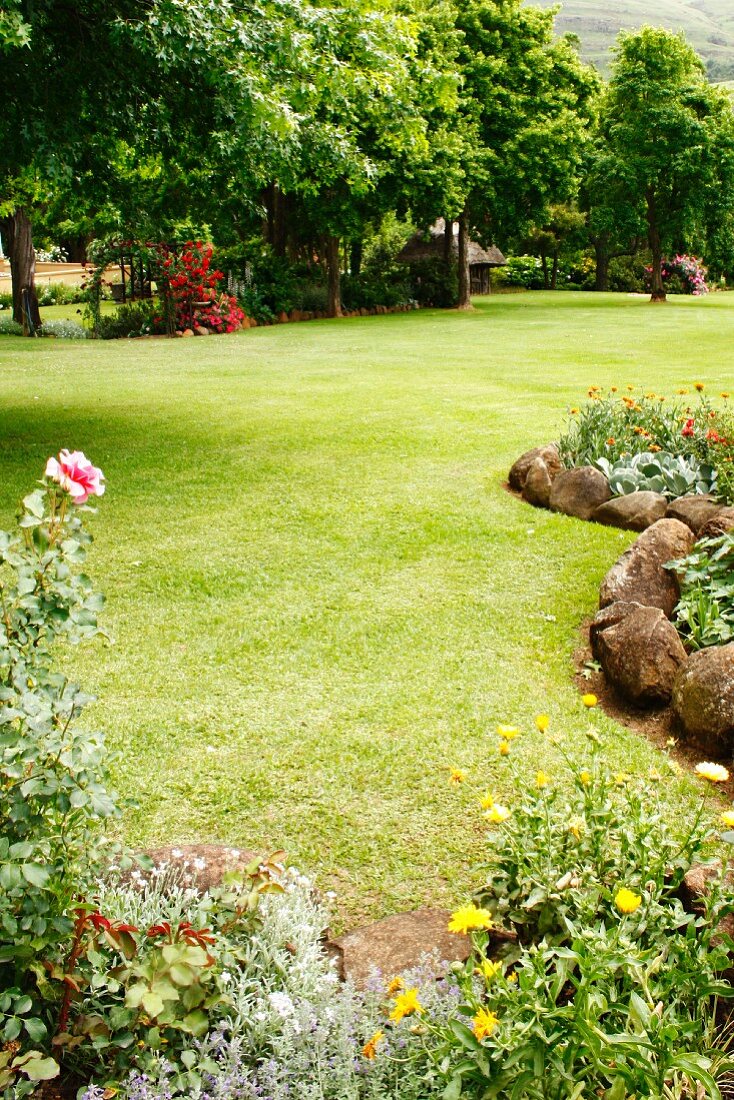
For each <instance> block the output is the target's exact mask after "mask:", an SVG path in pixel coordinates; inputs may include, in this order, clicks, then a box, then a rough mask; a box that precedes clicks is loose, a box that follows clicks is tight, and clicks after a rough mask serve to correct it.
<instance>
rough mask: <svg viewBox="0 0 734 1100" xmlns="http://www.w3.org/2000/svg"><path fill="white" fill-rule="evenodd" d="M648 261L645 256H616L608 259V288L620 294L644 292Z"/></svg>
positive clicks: (647, 276) (646, 286)
mask: <svg viewBox="0 0 734 1100" xmlns="http://www.w3.org/2000/svg"><path fill="white" fill-rule="evenodd" d="M649 263H650V260H649V258H646V257H645V256H616V257H615V258H614V259H612V260H610V261H609V289H610V290H614V291H617V293H621V294H644V293H645V292H646V291H647V289H648V280H649V275H648V272H647V269H648V266H649Z"/></svg>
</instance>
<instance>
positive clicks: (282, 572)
mask: <svg viewBox="0 0 734 1100" xmlns="http://www.w3.org/2000/svg"><path fill="white" fill-rule="evenodd" d="M733 348H734V296H732V295H729V296H725V295H718V296H711V297H710V298H709V299H704V300H697V299H679V300H674V301H671V302H669V303H668V304H667V305H665V306H651V305H649V304H648V303H647V302H646V301H645V300H644V299H640V298H629V297H625V296H612V295H609V296H601V295H583V294H555V295H554V294H527V295H507V296H496V297H494V298H492V299H490V300H483V301H481V302H479V303H478V308H477V310H476V312H474V313H472V314H469V315H466V314H458V313H439V312H422V313H414V314H397V315H394V316H387V317H375V318H371V317H370V318H360V319H352V320H343V321H326V322H312V323H309V324H302V325H285V326H281V327H275V328H260V329H256V330H252V331H250V332H247V333H242V334H240V335H237V336H232V337H208V338H201V339H195V340H178V341H174V340H171V341H168V340H164V339H157V340H144V341H120V342H114V343H112V342H105V343H102V342H100V343H96V342H92V341H88V342H82V341H79V342H70V341H69V342H67V341H58V340H57V341H41V340H38V341H32V340H23V339H15V338H3V339H0V395H1V396H0V447H2V465H3V478H2V481H1V483H0V518H1V519H2V521H3V522H9V521H10V518H11V516H12V513H13V509H14V505H15V503H16V502H17V500H18V498H19V496H20V495H21V494H22V493H23V492H24V491H27V490H28V488H29V487H30V486H31V484H32V482H33V480H34V479H35V478H36V477H37V476H38V475H39V474H40V472H41V471H42V469H43V464H44V461H45V458H46V456H47V455H49V454H51V453H53V452H56V451H58V449H59V448H60V447H63V446H68V447H70V448H80V449H83V450H84V451H85V452H86V453H87V454H88V455H89V456H90V457H91V458H92V459H93V460H94V462H96V463H97V464H98V465H100V466H102V468H103V469H104V471H105V473H106V475H107V479H108V493H107V495H106V497H105V498H104V499H103V501H102V502H101V507H100V514H99V516H98V517H97V518H96V519H95V520H94V521H93V525H94V531H95V536H96V544H95V546H94V547H93V549H92V553H91V557H90V561H89V571H90V572H91V573H92V575H93V576H94V578H95V580H96V582H97V583H98V585H99V586H100V587H101V588H102V589H103V590H104V591H105V592H106V593H107V597H108V609H107V614H106V617H105V618H106V625H107V626H108V628H109V629H110V631H111V633H112V634H113V635H114V637H115V640H116V641H115V645H114V646H113V647H110V648H105V647H104V646H103V645H101V644H99V645H93V646H90V647H88V648H86V649H84V650H74V651H73V653H72V654H71V656H70V659H69V661H68V665H69V668H70V669H71V670H72V671H73V674H74V676H75V677H77V678H78V679H79V680H80V681H81V682H82V683H83V684H84V685H85V686H86V687H88V688H89V689H90V690H93V691H94V692H96V693H97V695H98V696H99V699H100V701H99V702H98V703H97V704H96V706H95V708H94V711H93V712H90V715H93V718H94V720H95V721H96V723H97V724H99V725H100V726H101V727H103V728H104V729H105V730H106V731H107V734H108V737H109V741H110V744H111V746H112V747H113V748H114V749H115V750H117V752H118V753H119V757H118V759H117V761H116V763H115V778H116V781H117V783H118V785H119V788H120V789H121V791H122V792H123V793H124V794H125V795H127V796H131V797H134V798H136V799H137V800H138V802H139V808H138V809H137V810H132V811H130V812H129V813H128V814H127V816H126V818H125V833H126V838H127V839H128V840H129V841H131V842H134V843H153V842H157V841H177V842H182V841H186V840H192V839H198V840H212V841H226V842H229V843H233V844H238V845H247V846H250V847H254V848H256V849H268V848H273V847H276V846H281V845H282V846H283V847H285V848H286V849H287V850H288V852H289V855H290V858H291V860H292V861H293V862H296V863H297V864H298V865H299V866H301V867H303V868H305V869H308V870H309V871H311V872H314V873H315V874H316V876H317V881H318V883H319V885H320V886H321V887H322V888H323V889H330V888H331V889H335V890H337V891H338V894H339V898H340V901H339V905H340V919H341V920H342V922H348V923H354V922H355V921H356V920H358V919H359V918H360V917H362V916H363V915H365V914H367V913H370V914H383V913H386V912H390V911H394V910H397V909H400V908H406V907H414V906H417V905H420V904H423V903H430V902H451V901H452V900H456V899H458V898H462V897H463V895H464V893H465V891H466V890H467V889H469V888H470V887H471V886H472V885H473V884H474V883H475V882H476V877H475V875H474V874H473V872H472V867H473V866H474V865H475V864H476V863H477V862H478V861H479V860H480V858H481V853H482V847H483V844H484V843H485V840H484V836H485V829H484V826H483V823H482V820H481V814H480V813H479V812H478V809H477V793H478V791H479V790H480V789H483V788H484V787H485V786H486V785H487V784H490V785H492V784H494V786H495V787H497V789H500V787H498V786H497V784H498V782H499V781H495V780H494V779H493V776H495V775H497V774H499V771H500V763H499V761H498V758H497V756H496V744H497V742H496V737H495V735H494V727H495V725H496V724H497V723H498V722H508V721H511V722H514V723H518V724H522V725H523V727H524V728H525V729H526V730H527V731H528V732H527V734H526V735H525V736H524V737H523V738H522V739H521V740H519V741H516V742H515V745H514V748H515V750H516V755H519V756H521V757H522V759H523V761H524V762H526V763H527V767H528V773H529V775H530V774H531V773H534V771H535V769H536V768H538V767H540V766H542V767H544V768H545V770H546V771H549V772H550V773H551V774H552V772H553V767H554V760H553V755H552V753H553V750H552V749H549V748H548V747H547V746H546V745H545V744H544V742H543V739H542V738H541V736H540V735H539V734H537V733H535V732H534V731H532V720H533V716H534V715H535V714H536V713H538V712H539V711H548V712H549V713H550V714H551V716H552V720H553V724H554V728H555V729H557V730H564V731H566V732H567V734H568V736H569V737H570V738H575V739H577V742H578V745H579V751H580V752H582V751H583V744H584V739H583V736H582V734H583V731H584V729H585V728H586V727H587V725H588V721H589V715H588V713H587V712H585V711H583V708H582V707H581V706H580V703H579V700H578V695H577V693H576V691H575V690H574V688H573V686H572V683H571V669H572V663H571V656H572V652H573V650H574V648H575V647H576V645H577V642H578V627H579V624H580V623H581V621H582V620H583V619H584V617H585V616H588V615H589V614H590V613H591V612H592V611H593V609H594V607H595V602H596V597H597V589H598V585H599V581H600V579H601V577H602V576H603V574H604V573H605V571H606V570H607V568H608V567H609V566H610V564H611V563H612V562H613V561H614V559H615V558H616V557H617V555H618V554H619V553H620V551H621V550H622V549H623V548H624V547H625V546H626V545H627V544H628V542H629V541H630V536H628V535H624V534H621V533H620V532H617V531H614V530H609V529H605V528H602V527H596V526H593V525H589V524H582V523H580V522H577V521H575V520H572V519H568V518H565V517H561V516H555V515H551V514H548V513H544V512H540V511H534V510H531V509H530V508H529V507H528V506H527V505H525V504H523V503H521V502H519V501H517V500H515V499H514V498H512V497H511V496H509V495H508V494H507V493H506V492H505V491H504V489H503V488H502V482H503V480H504V478H505V476H506V473H507V470H508V468H509V466H510V464H511V462H512V460H513V459H514V458H515V457H516V456H517V455H518V454H519V453H520V452H521V451H523V450H525V449H526V448H528V447H530V446H533V445H535V444H536V443H541V442H545V441H547V440H549V439H552V438H554V437H555V436H557V434H558V432H559V430H560V428H561V425H562V422H563V418H564V413H565V410H566V408H567V407H568V405H569V404H574V403H578V402H579V400H580V398H582V397H583V396H584V394H585V390H586V388H587V386H588V385H589V384H591V383H596V384H598V385H601V386H607V385H613V384H618V385H626V384H627V383H631V384H635V385H640V386H644V387H645V388H653V389H656V390H667V391H671V390H674V388H675V387H677V386H679V385H682V384H685V383H690V382H691V381H693V380H694V379H695V380H699V379H700V380H703V381H704V382H707V383H709V384H710V386H711V387H712V388H713V389H715V390H716V391H717V392H718V388H727V389H731V388H732V356H733V354H734V353H733V352H732V349H733ZM592 720H593V722H594V724H595V725H596V726H597V728H599V729H600V730H602V731H606V732H607V734H608V735H609V736H610V738H611V739H612V742H613V744H614V746H615V752H616V754H617V759H618V761H619V764H620V766H624V767H626V768H627V769H628V770H633V769H644V770H647V768H648V767H649V766H650V765H651V764H652V763H654V762H655V759H656V755H655V752H654V750H653V749H652V748H650V747H649V746H648V745H647V744H646V743H645V742H644V741H641V740H640V739H639V738H638V737H636V736H635V735H634V734H632V733H630V732H628V731H626V730H624V729H622V728H621V727H619V726H616V725H615V724H614V723H613V722H612V721H611V720H610V719H608V718H606V717H604V716H603V715H601V714H597V713H595V714H594V715H593V716H592ZM450 766H458V767H461V768H464V769H465V770H466V771H467V773H468V778H467V782H466V783H465V784H464V785H463V786H462V787H458V788H456V787H451V786H450V785H449V784H448V770H447V769H448V767H450ZM677 787H678V785H677V784H674V785H673V788H672V789H671V790H670V796H671V800H672V801H673V802H674V803H675V805H676V812H680V805H681V801H685V800H690V799H692V798H693V797H694V794H693V791H694V786H693V784H692V783H689V782H685V783H683V784H682V785H681V786H680V789H677Z"/></svg>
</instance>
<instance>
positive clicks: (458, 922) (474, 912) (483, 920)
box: [448, 904, 492, 935]
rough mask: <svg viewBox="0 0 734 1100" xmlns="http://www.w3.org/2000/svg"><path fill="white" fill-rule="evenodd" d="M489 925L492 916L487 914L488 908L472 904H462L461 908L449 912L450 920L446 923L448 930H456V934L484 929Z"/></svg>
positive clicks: (490, 925) (489, 926)
mask: <svg viewBox="0 0 734 1100" xmlns="http://www.w3.org/2000/svg"><path fill="white" fill-rule="evenodd" d="M491 927H492V918H491V916H490V915H489V909H480V908H479V907H478V906H476V905H474V904H469V905H463V906H462V907H461V909H457V910H456V912H455V913H452V914H451V920H450V921H449V923H448V930H449V932H456V934H457V935H463V934H465V933H466V932H476V931H480V930H484V931H486V930H487V929H488V928H491Z"/></svg>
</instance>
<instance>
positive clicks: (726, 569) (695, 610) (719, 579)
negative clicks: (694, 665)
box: [668, 534, 734, 649]
mask: <svg viewBox="0 0 734 1100" xmlns="http://www.w3.org/2000/svg"><path fill="white" fill-rule="evenodd" d="M668 568H669V569H673V570H674V571H675V572H676V573H677V574H678V577H679V580H680V600H679V602H678V604H677V606H676V608H675V624H676V626H677V628H678V631H679V633H680V634H681V635H682V637H683V640H684V641H685V643H686V645H687V646H689V648H690V649H703V648H705V647H706V646H710V645H725V644H726V643H727V642H730V641H731V640H732V638H734V535H731V534H726V535H722V536H720V537H719V538H713V539H701V540H700V541H699V542H697V543H696V545H695V547H694V548H693V550H692V551H691V553H690V554H689V555H688V557H686V558H681V559H680V560H679V561H674V562H670V564H669V565H668Z"/></svg>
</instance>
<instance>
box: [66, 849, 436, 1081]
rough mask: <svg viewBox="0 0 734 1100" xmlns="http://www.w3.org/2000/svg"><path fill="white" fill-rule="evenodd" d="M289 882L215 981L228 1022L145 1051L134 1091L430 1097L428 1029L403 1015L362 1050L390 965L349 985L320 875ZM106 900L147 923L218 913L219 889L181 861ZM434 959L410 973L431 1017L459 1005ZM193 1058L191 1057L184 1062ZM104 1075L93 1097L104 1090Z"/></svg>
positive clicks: (114, 911) (106, 893)
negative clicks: (376, 1047) (335, 957)
mask: <svg viewBox="0 0 734 1100" xmlns="http://www.w3.org/2000/svg"><path fill="white" fill-rule="evenodd" d="M280 881H281V883H282V885H283V891H282V892H280V893H277V894H272V895H269V896H266V897H265V898H263V900H262V902H261V903H260V907H259V910H258V912H259V915H260V920H259V921H258V923H257V925H255V926H253V927H252V928H251V929H250V935H249V937H248V940H247V943H246V945H245V944H243V949H242V951H241V952H240V954H239V956H238V957H237V958H236V959H235V960H234V961H233V962H231V963H230V965H229V966H228V968H227V969H224V970H219V969H217V970H216V974H215V979H214V980H215V981H216V982H217V983H218V986H219V988H220V990H221V995H222V997H223V1001H224V1006H223V1009H222V1011H221V1013H220V1015H221V1017H222V1018H221V1022H220V1023H219V1024H218V1025H217V1026H216V1027H214V1028H213V1029H212V1030H211V1031H210V1032H209V1033H208V1034H207V1035H206V1036H204V1037H202V1038H199V1039H197V1038H195V1037H192V1038H190V1040H189V1042H188V1046H187V1048H186V1049H185V1050H183V1051H181V1052H180V1053H179V1056H178V1057H176V1056H173V1057H172V1055H171V1051H170V1048H165V1047H159V1048H158V1049H157V1050H145V1051H143V1052H142V1053H141V1052H137V1053H136V1058H135V1061H136V1063H137V1068H136V1069H134V1070H132V1071H131V1072H130V1073H129V1075H127V1076H124V1077H123V1078H122V1081H121V1082H120V1087H121V1095H122V1096H124V1097H125V1098H126V1100H163V1098H164V1097H168V1098H170V1097H171V1096H186V1097H191V1098H192V1100H204V1098H215V1097H219V1098H221V1100H225V1098H226V1100H234V1098H235V1097H240V1098H242V1100H255V1098H256V1097H263V1096H267V1097H270V1098H271V1100H287V1098H289V1097H293V1096H294V1095H297V1096H298V1097H299V1098H302V1100H391V1098H392V1100H398V1098H400V1100H428V1098H429V1097H439V1096H440V1094H441V1092H442V1091H443V1087H444V1083H443V1079H442V1076H441V1074H440V1073H439V1071H438V1069H437V1067H436V1065H435V1061H434V1059H433V1058H432V1056H431V1051H430V1048H429V1046H428V1044H427V1043H426V1039H425V1035H424V1034H423V1033H422V1032H421V1033H416V1032H415V1030H414V1028H413V1024H414V1021H413V1020H410V1019H406V1020H405V1021H404V1023H403V1024H402V1025H400V1026H397V1027H396V1028H395V1029H394V1032H393V1034H391V1036H390V1038H389V1039H387V1038H386V1039H385V1041H384V1042H383V1043H382V1044H381V1047H380V1053H381V1055H385V1054H387V1055H388V1057H381V1058H368V1057H366V1056H365V1055H364V1054H363V1053H362V1052H363V1050H364V1049H365V1047H366V1045H367V1044H368V1043H369V1041H370V1039H371V1038H372V1037H373V1036H374V1035H375V1033H376V1032H377V1031H378V1029H379V1028H380V1027H381V1025H382V1022H383V1018H384V1014H385V1011H386V1009H387V1006H388V997H387V994H386V988H385V987H386V984H387V977H386V976H381V975H379V974H378V973H375V974H374V975H373V977H372V978H371V979H370V980H369V981H368V983H367V987H366V988H365V989H364V990H363V991H357V990H355V988H354V987H353V986H352V985H351V984H346V985H342V984H341V983H340V982H339V981H338V978H337V974H336V971H335V968H334V965H333V963H332V962H331V961H330V960H329V959H328V958H327V957H326V956H325V954H324V952H323V935H324V930H325V928H326V926H327V923H328V919H329V918H328V913H327V912H326V911H325V909H324V908H323V907H322V905H321V904H320V903H319V902H318V901H317V900H316V898H315V895H314V891H313V887H312V884H311V883H310V882H309V881H308V880H307V879H306V878H305V877H304V876H302V875H301V874H300V873H299V872H298V871H297V870H295V869H290V870H288V871H285V872H283V873H282V875H281V876H280ZM100 902H101V904H102V905H103V907H104V909H105V911H106V912H108V913H109V914H110V916H111V918H112V919H122V915H124V914H125V915H127V917H128V918H131V919H133V920H134V922H135V924H137V925H140V926H141V927H144V926H146V925H148V924H149V923H150V922H152V921H156V920H157V921H162V920H164V921H167V922H168V923H170V924H172V925H175V924H177V923H179V922H180V921H181V920H183V919H187V920H189V921H190V922H191V923H192V924H193V925H195V926H201V925H203V924H211V923H212V916H211V914H212V910H213V909H215V908H216V907H217V901H216V899H215V898H214V897H212V895H210V894H209V895H205V896H203V897H199V896H197V895H195V894H193V893H192V891H190V890H187V889H185V887H184V886H183V883H182V879H181V867H180V865H179V868H178V869H176V868H173V867H172V868H169V869H168V870H167V871H166V872H165V874H164V876H163V877H162V878H160V879H158V880H156V879H153V880H152V881H150V883H149V885H148V886H146V888H145V889H144V891H142V892H141V890H140V889H137V890H136V889H134V888H133V887H131V886H129V885H128V886H124V885H120V884H112V885H110V886H107V887H105V888H104V889H103V891H102V894H101V897H100ZM433 966H435V960H431V965H427V966H426V967H425V968H424V969H421V970H420V971H418V972H416V973H415V974H411V975H407V976H406V979H405V980H406V982H410V983H411V984H413V983H415V984H423V985H425V986H426V997H425V1007H426V1010H427V1012H428V1013H429V1015H430V1018H431V1019H432V1020H434V1021H435V1023H436V1024H437V1025H438V1024H439V1023H441V1024H444V1023H445V1022H446V1020H447V1019H448V1018H449V1017H450V1016H451V1014H452V1013H453V1012H455V1010H456V1007H457V1003H458V987H457V985H456V983H455V982H454V981H452V980H445V981H441V982H439V983H436V982H435V980H434V979H433V977H432V975H433V973H434V970H433ZM187 1067H188V1068H187ZM100 1092H101V1089H99V1091H95V1087H90V1088H89V1090H88V1091H87V1092H86V1093H85V1100H93V1098H96V1097H98V1096H99V1093H100Z"/></svg>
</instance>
